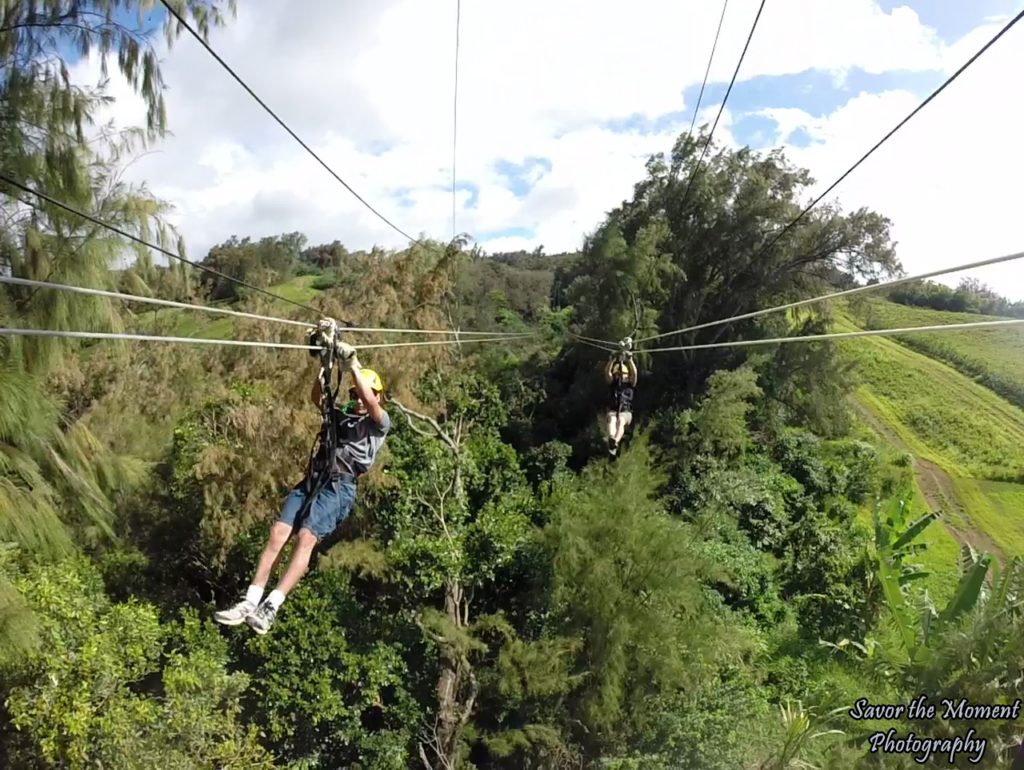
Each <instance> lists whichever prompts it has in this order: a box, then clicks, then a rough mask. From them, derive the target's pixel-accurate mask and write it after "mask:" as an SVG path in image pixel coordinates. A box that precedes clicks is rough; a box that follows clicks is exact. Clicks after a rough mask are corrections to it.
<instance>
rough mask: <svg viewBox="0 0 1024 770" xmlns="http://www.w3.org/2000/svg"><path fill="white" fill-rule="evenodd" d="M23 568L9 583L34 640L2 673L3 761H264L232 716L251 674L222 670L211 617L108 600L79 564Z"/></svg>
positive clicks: (135, 764)
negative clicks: (34, 630)
mask: <svg viewBox="0 0 1024 770" xmlns="http://www.w3.org/2000/svg"><path fill="white" fill-rule="evenodd" d="M5 561H6V560H5ZM12 566H13V565H11V564H7V563H3V564H0V569H2V570H3V571H4V572H5V573H8V574H10V569H11V567H12ZM20 566H21V567H22V571H21V572H22V574H21V575H20V576H19V577H17V578H15V583H16V584H17V587H18V589H19V591H20V592H21V593H22V595H23V596H25V597H26V600H27V602H28V603H29V605H30V606H31V607H32V609H33V611H34V612H35V613H36V615H37V617H38V619H39V623H40V626H41V633H40V636H41V637H42V643H41V646H40V648H39V649H38V650H37V651H36V653H35V654H34V655H32V656H31V657H29V658H27V659H26V660H24V661H23V662H22V663H20V664H19V665H18V666H17V667H13V668H12V667H8V668H7V669H6V672H5V677H4V685H3V687H2V690H3V692H2V695H3V696H4V699H5V702H6V705H7V709H8V711H9V713H10V717H11V722H10V725H9V727H7V726H4V727H6V729H4V727H0V750H2V751H3V753H4V755H5V756H6V757H7V758H8V761H9V762H11V763H12V766H18V767H69V768H86V767H96V766H110V767H124V768H133V769H138V770H142V769H143V768H151V767H166V768H180V769H181V770H185V769H186V768H195V770H199V768H207V767H225V766H230V765H231V764H233V763H238V764H239V765H242V766H245V767H252V768H260V767H262V768H271V767H273V763H272V761H271V757H270V756H269V755H268V754H267V753H266V752H265V751H264V750H263V749H262V748H261V747H260V746H259V743H258V742H257V739H256V732H255V730H253V729H252V728H244V727H242V726H241V725H240V724H239V723H238V721H237V720H238V718H239V716H240V712H241V706H240V696H241V694H242V692H243V691H244V690H245V688H246V686H247V681H248V680H247V677H246V676H245V675H244V674H238V673H228V671H227V668H226V666H227V645H226V644H225V642H224V640H223V639H222V638H221V637H220V635H219V634H218V633H217V632H216V631H215V630H214V628H213V627H212V624H211V623H209V622H207V623H205V624H202V623H200V622H199V620H198V619H197V618H196V617H195V615H194V613H185V615H184V617H183V618H182V620H181V622H180V623H177V622H170V623H161V622H160V621H159V619H158V617H157V613H156V611H155V608H153V607H152V606H148V605H145V604H141V603H139V602H136V601H129V602H126V603H122V604H112V603H110V602H109V601H108V600H107V599H106V597H105V594H104V591H103V585H102V583H101V582H100V577H99V574H98V573H97V572H96V570H95V569H94V568H92V567H90V566H88V565H86V564H85V563H83V562H80V561H79V562H75V561H62V562H59V563H57V564H53V565H49V566H45V567H40V566H34V567H30V568H28V569H27V570H26V569H24V567H25V565H24V562H23V563H22V565H20ZM11 727H13V728H14V730H10V728H11ZM15 731H18V732H15ZM5 744H6V745H5Z"/></svg>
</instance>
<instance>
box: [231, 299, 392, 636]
mask: <svg viewBox="0 0 1024 770" xmlns="http://www.w3.org/2000/svg"><path fill="white" fill-rule="evenodd" d="M309 341H310V345H313V346H317V347H319V350H314V351H312V352H311V353H310V355H312V356H313V357H316V358H319V359H320V372H319V375H318V376H317V380H316V383H315V384H314V385H313V391H312V393H311V399H312V401H313V403H314V404H315V405H316V406H317V407H318V408H319V409H320V413H321V426H320V433H319V436H318V438H317V443H316V445H315V448H314V451H313V452H311V453H310V459H309V463H308V466H307V469H306V475H305V477H304V478H303V479H302V481H300V482H299V483H298V484H296V485H295V486H294V487H293V488H292V490H291V492H290V493H289V494H288V496H287V497H286V498H285V500H284V504H283V506H282V508H281V512H280V514H279V515H278V518H277V521H275V522H274V524H273V525H272V526H271V528H270V536H269V538H268V540H267V544H266V546H264V548H263V553H262V554H261V555H260V558H259V561H258V563H257V565H256V571H255V574H254V575H253V578H252V581H251V582H250V584H249V588H248V589H247V590H246V592H245V596H244V597H243V598H242V599H241V600H240V601H239V602H238V603H237V604H235V605H234V606H232V607H229V608H228V609H225V610H220V611H219V612H216V613H214V619H215V620H216V621H217V622H218V623H222V624H224V625H228V626H236V625H239V624H241V623H243V622H245V623H248V624H249V626H250V627H251V628H252V629H253V630H254V631H255V632H256V633H257V634H265V633H266V632H267V631H268V630H269V629H270V626H271V625H272V624H273V622H274V619H275V618H276V617H277V612H278V610H280V608H281V605H282V604H283V603H284V600H285V598H286V597H287V595H288V593H289V591H291V590H292V589H293V588H294V587H295V586H296V585H297V584H298V582H299V581H300V580H301V579H302V577H303V575H305V574H306V570H307V569H308V568H309V560H310V557H311V556H312V553H313V549H314V548H315V547H316V545H317V543H318V542H320V541H321V540H322V539H323V538H325V537H327V536H328V535H330V534H331V533H332V532H334V530H335V529H337V527H338V526H339V525H340V524H341V523H342V522H343V521H344V520H345V519H346V518H348V515H349V513H350V512H351V511H352V507H353V505H354V504H355V499H356V480H357V479H358V478H359V477H360V476H362V475H363V474H364V473H366V472H367V471H369V470H370V468H371V467H372V466H373V463H374V460H375V459H376V458H377V455H378V453H379V452H380V450H381V448H382V447H383V446H384V441H385V438H386V437H387V434H388V431H389V430H391V418H390V417H389V415H388V413H387V412H386V411H384V408H383V407H382V406H381V403H382V401H383V400H384V383H383V381H382V380H381V378H380V375H379V374H377V372H375V371H373V370H372V369H364V368H363V367H362V365H361V364H360V363H359V359H358V358H357V357H356V350H355V348H354V347H352V346H351V345H349V344H348V343H346V342H343V341H342V340H340V339H339V338H338V336H337V324H336V322H335V321H334V320H333V319H325V320H323V321H321V322H320V325H319V326H318V327H317V328H316V329H314V330H312V331H311V332H310V335H309ZM336 363H340V364H342V365H343V366H345V367H346V368H347V369H348V370H349V372H350V373H351V375H352V387H351V388H350V389H349V403H348V404H346V405H345V406H344V407H343V408H339V407H338V406H337V405H336V403H335V398H336V396H337V393H338V390H340V389H341V383H340V379H341V377H342V376H343V375H341V373H340V372H339V384H338V387H337V388H336V389H335V390H332V389H331V379H332V375H333V372H334V368H335V364H336ZM293 537H294V538H295V548H294V550H293V552H292V557H291V560H290V561H289V562H288V566H287V568H286V569H285V572H284V574H283V575H282V576H281V578H280V581H279V582H278V584H277V586H276V588H274V590H273V591H271V592H270V593H269V594H268V595H266V597H265V598H264V592H265V590H266V585H267V583H268V582H269V580H270V575H271V572H272V571H273V569H274V565H275V563H276V562H277V559H278V557H279V556H280V554H281V550H282V549H283V548H284V546H285V544H286V543H287V542H288V541H289V540H291V539H292V538H293Z"/></svg>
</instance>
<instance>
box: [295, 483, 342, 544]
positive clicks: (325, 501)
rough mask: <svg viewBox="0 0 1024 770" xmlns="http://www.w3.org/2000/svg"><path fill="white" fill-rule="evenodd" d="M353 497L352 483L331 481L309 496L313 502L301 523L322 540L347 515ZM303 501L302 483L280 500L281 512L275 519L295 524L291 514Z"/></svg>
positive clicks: (296, 512)
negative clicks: (312, 495)
mask: <svg viewBox="0 0 1024 770" xmlns="http://www.w3.org/2000/svg"><path fill="white" fill-rule="evenodd" d="M355 500H356V485H355V484H353V483H352V482H351V481H342V480H341V479H336V480H334V481H331V482H329V483H328V484H327V486H325V487H324V488H323V489H321V490H320V492H318V493H317V495H316V497H314V498H313V504H312V505H311V506H310V507H309V511H308V512H307V513H306V517H305V519H303V520H302V522H301V526H302V527H304V528H306V529H308V530H309V531H310V532H312V533H313V534H314V535H316V537H317V539H318V540H323V539H324V538H325V537H327V536H328V535H329V534H331V533H332V532H333V531H334V530H335V529H337V527H338V525H339V524H341V522H343V521H344V520H345V519H346V518H348V515H349V513H350V512H351V511H352V504H353V503H355ZM304 502H306V488H305V485H304V484H299V485H298V486H297V487H295V488H294V489H293V490H292V491H291V492H290V493H289V494H288V497H286V498H285V499H284V507H282V508H281V515H280V516H278V517H277V520H278V521H280V522H284V523H285V524H288V525H289V526H295V517H296V516H297V515H298V513H299V510H300V509H301V508H302V504H303V503H304Z"/></svg>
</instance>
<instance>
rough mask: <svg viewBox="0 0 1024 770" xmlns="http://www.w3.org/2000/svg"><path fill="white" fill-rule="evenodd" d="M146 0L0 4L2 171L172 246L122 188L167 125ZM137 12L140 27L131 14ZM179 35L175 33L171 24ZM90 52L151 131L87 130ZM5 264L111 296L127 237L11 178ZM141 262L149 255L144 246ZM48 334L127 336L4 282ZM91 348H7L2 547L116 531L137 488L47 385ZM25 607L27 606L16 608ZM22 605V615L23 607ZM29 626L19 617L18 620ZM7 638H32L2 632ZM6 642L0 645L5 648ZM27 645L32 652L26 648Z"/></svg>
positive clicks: (1, 351)
mask: <svg viewBox="0 0 1024 770" xmlns="http://www.w3.org/2000/svg"><path fill="white" fill-rule="evenodd" d="M220 6H221V3H220V2H219V0H210V1H209V2H206V1H203V0H188V2H187V3H182V4H180V7H181V9H182V10H185V11H186V12H187V13H189V14H190V15H191V16H192V17H193V18H194V19H196V21H197V22H198V23H199V25H200V27H201V28H202V29H203V30H204V32H205V31H206V30H208V28H209V25H210V24H211V23H213V24H219V23H221V21H222V19H221V15H220V10H219V8H220ZM146 7H148V3H139V2H134V1H133V0H90V1H89V2H75V3H65V2H60V0H45V1H44V2H12V3H5V4H4V5H3V7H2V9H0V168H3V170H4V173H5V174H8V175H9V176H11V177H12V178H14V179H15V180H17V181H18V182H21V183H23V184H26V185H27V186H29V187H31V188H33V189H36V190H39V191H41V192H44V193H47V194H49V195H52V196H53V197H55V198H56V199H58V200H61V201H64V202H66V203H68V204H70V205H72V206H75V207H77V208H80V209H82V210H84V211H87V212H89V213H92V214H94V215H96V216H99V217H101V218H103V219H105V220H108V221H111V222H112V223H114V224H116V225H118V226H120V227H121V228H122V229H126V230H128V231H130V232H134V233H135V234H137V235H139V236H141V237H143V238H151V237H157V238H158V239H159V240H162V241H164V242H166V243H169V238H170V235H169V231H168V230H166V229H165V228H163V227H162V225H161V224H160V215H161V214H162V213H163V212H164V211H165V206H164V205H163V204H162V203H160V202H159V201H156V200H154V199H153V198H152V197H151V196H149V195H148V193H147V192H146V190H145V188H144V187H141V186H140V187H134V186H129V185H126V184H124V183H123V182H122V181H121V179H120V168H121V164H122V163H123V161H124V159H125V157H127V156H128V155H129V154H130V153H131V152H133V151H135V150H137V149H138V148H140V147H141V146H144V144H145V142H146V141H149V140H152V139H155V138H157V137H158V136H159V135H160V134H161V133H162V132H163V130H164V128H165V115H164V110H163V103H162V98H161V93H162V88H163V82H162V80H161V78H160V68H159V64H158V60H157V56H156V52H155V51H154V49H153V48H152V46H151V45H150V44H149V42H148V40H149V38H150V37H151V35H152V30H145V29H143V28H142V11H143V10H144V9H145V8H146ZM133 10H134V11H136V12H137V13H138V25H137V26H136V27H134V28H132V27H129V26H126V22H124V21H122V19H125V18H127V17H128V16H129V15H130V12H131V11H133ZM164 30H165V33H166V35H167V38H168V40H173V39H174V37H175V36H176V35H177V27H176V25H175V24H171V23H170V22H166V23H165V26H164ZM69 51H75V52H77V53H78V54H80V55H82V56H86V55H88V54H90V53H92V52H96V53H99V54H101V55H102V56H103V59H102V66H103V72H104V73H106V71H107V70H106V67H107V54H111V55H115V54H116V56H113V58H116V61H117V63H118V67H119V68H120V70H121V72H122V74H124V75H125V77H126V78H127V80H128V82H129V83H130V84H131V85H132V87H133V88H134V89H135V91H136V92H137V93H139V94H140V95H141V96H142V97H143V99H144V100H145V102H146V105H147V124H146V127H145V129H142V130H128V131H125V132H122V133H120V134H115V133H113V130H112V127H111V126H106V127H104V128H102V129H100V130H99V131H98V132H97V134H96V135H95V136H91V135H89V133H88V132H89V129H91V128H92V127H93V124H94V120H95V117H96V114H97V112H98V110H99V109H100V108H101V107H102V106H103V104H104V103H105V102H106V101H107V100H108V97H107V96H106V94H105V90H104V89H105V84H104V83H103V82H101V83H100V84H98V85H96V86H93V87H77V86H73V85H72V84H71V83H70V80H69V75H68V69H67V66H66V62H65V57H66V55H67V53H68V52H69ZM0 192H2V193H3V194H4V195H3V200H2V201H0V221H2V222H3V227H2V228H0V255H2V256H0V260H2V262H3V266H4V269H5V270H6V271H9V272H10V273H12V274H13V275H15V276H18V277H24V278H34V279H42V280H49V281H56V282H60V283H71V284H77V285H91V286H94V287H96V288H112V285H113V284H112V280H111V274H110V272H109V270H110V268H111V267H112V266H113V263H114V260H115V259H116V258H117V257H118V256H119V255H121V254H123V253H125V252H126V251H127V247H126V245H125V243H124V242H123V241H121V240H120V239H119V238H116V237H113V236H111V235H109V234H108V233H107V232H106V231H103V230H101V229H100V228H98V227H96V226H93V225H90V224H87V223H84V222H83V221H81V220H80V219H79V218H77V217H76V216H74V215H71V214H68V213H67V212H64V211H62V210H61V209H59V208H58V207H56V206H53V205H51V204H48V203H45V202H40V201H39V200H35V199H33V198H32V196H29V195H27V194H24V193H21V192H18V191H16V190H15V189H13V188H11V187H10V186H9V185H6V184H4V183H0ZM136 256H137V257H139V258H140V259H142V260H143V261H145V260H147V259H148V254H146V252H145V251H142V250H136ZM11 319H14V320H15V321H16V323H11V324H9V325H16V326H34V327H42V328H50V329H68V328H77V329H90V328H92V329H95V330H103V329H113V330H119V329H120V328H121V325H120V324H121V321H120V316H119V314H118V312H117V311H116V310H115V308H114V306H113V305H112V303H111V302H110V301H109V300H107V299H103V298H97V297H87V296H84V295H76V294H68V293H64V292H49V291H42V290H35V289H31V290H30V289H25V288H23V287H10V286H4V288H3V290H0V321H3V322H4V323H8V322H9V321H10V320H11ZM79 347H81V344H80V343H77V342H74V343H73V342H68V341H65V340H59V339H56V338H24V339H20V338H5V339H4V341H3V343H2V345H0V392H3V394H4V398H3V401H2V404H0V442H2V448H3V450H4V451H3V452H2V453H0V456H2V458H3V459H2V460H0V469H2V476H0V538H2V539H3V540H4V541H7V542H15V543H19V544H20V545H22V546H23V547H25V548H29V549H31V550H33V551H35V552H37V553H39V554H46V555H49V556H54V555H59V554H62V553H67V552H68V551H69V550H70V549H71V538H70V536H69V532H68V530H67V527H68V526H69V525H78V526H79V527H80V529H79V530H78V534H79V535H80V536H82V537H83V539H86V541H88V538H95V537H96V536H98V535H101V534H106V535H109V533H110V530H109V517H110V513H111V510H110V509H111V503H110V493H111V492H112V490H114V489H117V488H119V487H125V486H129V485H130V482H131V475H130V473H129V471H130V470H131V469H130V468H127V467H125V466H124V465H123V464H119V463H118V462H117V461H116V460H115V459H114V458H111V457H110V456H109V454H108V453H106V452H104V451H103V448H102V447H101V446H100V445H99V444H98V442H97V441H96V440H95V438H94V437H93V436H92V435H91V434H90V432H89V431H88V430H87V429H86V428H85V427H84V425H82V424H81V423H79V422H69V421H67V420H65V419H64V418H63V416H62V414H61V408H60V406H59V404H58V403H56V401H55V399H54V398H53V397H52V395H51V393H52V390H51V389H50V388H48V387H47V381H46V379H47V378H48V377H50V376H52V375H55V374H57V373H58V372H61V373H65V374H67V372H68V370H70V371H72V372H73V371H74V367H75V362H74V360H73V359H71V358H68V357H66V356H65V354H66V353H67V352H68V351H70V350H74V349H76V348H79ZM0 604H2V605H4V606H0V613H2V614H0V623H3V624H4V625H6V624H7V622H8V621H14V622H19V623H20V622H24V618H25V617H27V613H26V612H24V609H25V608H24V605H23V604H19V602H18V600H17V599H16V597H15V596H14V594H13V591H12V588H11V586H10V585H9V584H8V583H5V582H4V581H2V580H0ZM18 607H20V608H21V609H20V610H19V609H17V608H18ZM12 608H14V609H12ZM18 618H20V619H22V620H16V619H18ZM5 639H6V640H12V639H20V640H22V642H26V641H27V637H26V636H25V635H24V634H20V633H18V632H16V631H15V630H8V631H5ZM2 642H3V640H0V646H2ZM22 649H24V646H23V645H22Z"/></svg>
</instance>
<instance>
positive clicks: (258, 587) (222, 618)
mask: <svg viewBox="0 0 1024 770" xmlns="http://www.w3.org/2000/svg"><path fill="white" fill-rule="evenodd" d="M291 531H292V528H291V525H290V524H285V523H283V522H280V521H277V522H274V525H273V526H272V527H271V528H270V537H269V538H267V544H266V546H265V547H264V548H263V553H262V554H260V560H259V562H258V563H257V565H256V574H255V576H254V577H253V579H252V583H250V584H249V588H248V589H247V590H246V592H245V598H244V599H242V601H240V602H238V603H237V604H235V605H234V606H233V607H228V608H227V609H223V610H220V611H218V612H215V613H214V615H213V618H214V620H216V621H217V622H218V623H222V624H223V625H226V626H237V625H238V624H239V623H241V622H242V621H243V620H248V618H249V616H250V615H251V614H252V613H253V612H255V610H256V608H257V607H258V605H259V603H260V599H261V598H262V597H263V589H264V587H265V586H266V585H267V581H268V580H269V579H270V573H271V571H272V570H273V569H274V564H275V563H276V562H277V560H278V558H279V557H280V555H281V549H282V548H284V544H285V543H287V542H288V537H289V535H291Z"/></svg>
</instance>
